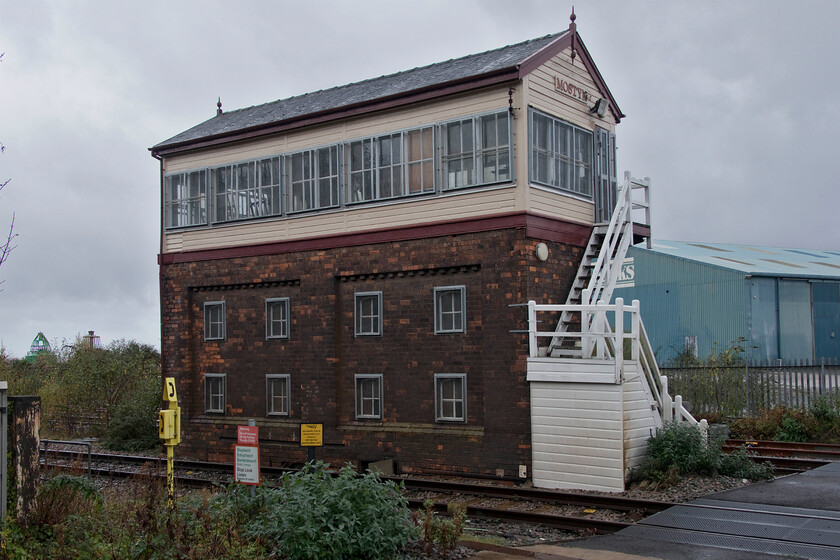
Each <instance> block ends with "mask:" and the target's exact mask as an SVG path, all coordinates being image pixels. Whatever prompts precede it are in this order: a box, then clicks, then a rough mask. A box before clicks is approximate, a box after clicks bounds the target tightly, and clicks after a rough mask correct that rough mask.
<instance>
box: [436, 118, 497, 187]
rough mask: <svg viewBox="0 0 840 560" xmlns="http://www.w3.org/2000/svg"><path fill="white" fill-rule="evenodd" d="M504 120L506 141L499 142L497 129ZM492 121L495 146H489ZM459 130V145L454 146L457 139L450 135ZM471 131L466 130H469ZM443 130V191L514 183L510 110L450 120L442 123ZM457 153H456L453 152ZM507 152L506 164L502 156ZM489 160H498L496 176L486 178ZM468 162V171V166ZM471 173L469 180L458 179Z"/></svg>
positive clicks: (441, 158)
mask: <svg viewBox="0 0 840 560" xmlns="http://www.w3.org/2000/svg"><path fill="white" fill-rule="evenodd" d="M502 117H503V118H504V122H505V127H506V133H507V134H506V136H507V138H506V142H505V143H499V142H500V141H501V139H500V138H499V129H498V126H499V124H498V123H500V122H502V121H501V118H502ZM490 119H492V120H493V122H494V123H495V126H494V128H495V130H494V138H495V143H493V144H489V143H488V138H487V137H488V136H489V135H488V134H486V130H485V124H486V123H487V122H489V121H490ZM456 127H458V128H459V133H458V146H457V147H455V146H454V142H453V140H454V136H453V135H451V134H450V132H452V131H454V130H455V128H456ZM467 127H468V128H469V130H468V131H466V130H465V129H466V128H467ZM438 128H439V131H440V145H441V149H440V157H439V165H440V175H441V178H440V184H441V191H453V190H458V189H463V188H468V187H475V186H481V185H493V184H498V183H508V182H511V181H513V168H514V167H513V126H512V124H511V116H510V111H509V110H507V109H502V110H497V111H491V112H487V113H482V114H478V115H473V116H468V117H460V118H458V119H453V120H450V121H446V122H442V123H440V124H439V125H438ZM456 149H457V150H458V151H457V152H456V151H454V150H456ZM502 153H506V154H507V157H506V158H505V159H506V161H504V162H503V161H502V160H501V158H500V156H501V155H502ZM490 160H493V161H495V163H494V164H493V165H492V167H493V169H494V170H495V171H494V174H495V176H494V177H492V178H488V177H487V170H488V169H489V168H488V166H487V165H486V163H487V162H488V161H490ZM455 162H460V165H459V168H460V169H459V170H457V171H450V166H451V164H453V163H455ZM467 162H469V163H468V169H467V168H466V167H467ZM505 168H506V169H507V174H506V175H502V174H500V173H499V171H500V170H503V169H505ZM466 173H468V174H469V178H468V179H466V180H461V179H459V177H460V176H461V175H462V174H466Z"/></svg>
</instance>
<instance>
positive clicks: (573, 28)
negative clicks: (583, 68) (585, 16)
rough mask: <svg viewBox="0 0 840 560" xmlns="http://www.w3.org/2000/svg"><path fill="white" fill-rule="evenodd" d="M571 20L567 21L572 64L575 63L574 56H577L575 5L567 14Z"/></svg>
mask: <svg viewBox="0 0 840 560" xmlns="http://www.w3.org/2000/svg"><path fill="white" fill-rule="evenodd" d="M569 19H570V20H571V22H570V23H569V32H570V33H571V34H572V65H573V66H574V64H575V57H576V56H577V40H576V39H577V24H576V23H575V20H576V19H577V16H576V15H575V7H574V6H572V15H570V16H569Z"/></svg>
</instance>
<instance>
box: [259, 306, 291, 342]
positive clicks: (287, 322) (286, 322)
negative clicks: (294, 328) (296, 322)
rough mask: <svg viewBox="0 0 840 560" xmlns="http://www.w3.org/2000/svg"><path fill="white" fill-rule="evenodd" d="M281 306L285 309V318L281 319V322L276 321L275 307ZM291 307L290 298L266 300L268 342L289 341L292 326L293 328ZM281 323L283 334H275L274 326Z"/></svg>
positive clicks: (266, 336)
mask: <svg viewBox="0 0 840 560" xmlns="http://www.w3.org/2000/svg"><path fill="white" fill-rule="evenodd" d="M278 304H279V305H281V306H282V309H283V313H284V314H285V317H283V318H282V319H280V320H279V321H277V320H275V319H274V313H273V310H274V307H275V306H276V305H278ZM290 313H291V305H290V301H289V298H287V297H277V298H265V339H266V340H277V339H288V338H289V335H290V326H291V317H290ZM277 322H279V323H280V326H281V327H280V328H281V331H283V332H281V333H280V334H274V324H275V323H277Z"/></svg>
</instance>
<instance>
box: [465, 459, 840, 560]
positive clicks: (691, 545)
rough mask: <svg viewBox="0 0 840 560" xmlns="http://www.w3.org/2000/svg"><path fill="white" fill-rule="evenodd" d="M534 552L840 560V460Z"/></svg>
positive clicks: (586, 556)
mask: <svg viewBox="0 0 840 560" xmlns="http://www.w3.org/2000/svg"><path fill="white" fill-rule="evenodd" d="M522 552H526V551H525V550H523V551H522ZM527 552H530V553H531V554H533V555H532V556H530V557H531V558H543V559H545V560H563V559H565V560H571V559H575V560H594V559H596V558H597V559H604V560H634V559H647V558H650V559H659V560H692V559H703V560H747V559H758V560H765V559H767V560H773V559H779V558H785V557H788V558H813V559H831V560H835V559H837V560H840V462H834V463H830V464H828V465H825V466H823V467H819V468H817V469H814V470H812V471H808V472H804V473H800V474H795V475H789V476H786V477H782V478H778V479H776V480H773V481H770V482H760V483H756V484H752V485H750V486H745V487H742V488H737V489H734V490H727V491H724V492H719V493H716V494H711V495H709V496H706V497H704V498H701V499H698V500H694V501H692V502H688V503H686V504H679V505H676V506H674V507H672V508H669V509H667V510H665V511H663V512H660V513H657V514H655V515H653V516H651V517H648V518H647V519H644V520H643V521H640V522H639V523H637V524H636V525H634V526H632V527H628V528H627V529H624V530H622V531H619V532H617V533H615V534H613V535H608V536H603V537H592V538H588V539H583V540H578V541H572V542H569V543H564V544H558V545H551V546H537V547H528V550H527ZM521 557H522V556H516V558H521ZM474 558H476V559H480V558H484V559H486V560H502V559H506V558H510V559H512V558H515V557H514V556H505V555H501V554H499V555H493V553H479V554H477V555H476V556H475V557H474Z"/></svg>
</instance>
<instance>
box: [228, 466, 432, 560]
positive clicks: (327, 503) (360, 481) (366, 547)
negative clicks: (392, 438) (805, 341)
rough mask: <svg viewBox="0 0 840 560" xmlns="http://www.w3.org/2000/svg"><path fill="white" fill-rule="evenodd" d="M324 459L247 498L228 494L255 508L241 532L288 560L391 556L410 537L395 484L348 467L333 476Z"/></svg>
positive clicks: (410, 527) (411, 528)
mask: <svg viewBox="0 0 840 560" xmlns="http://www.w3.org/2000/svg"><path fill="white" fill-rule="evenodd" d="M327 467H328V465H327V464H325V463H317V464H308V465H307V466H306V467H305V468H304V469H303V470H301V471H299V472H296V473H290V474H287V475H285V476H284V477H283V481H282V485H281V486H280V487H279V488H277V489H271V488H264V487H260V489H259V490H258V492H257V496H256V498H254V499H253V500H250V502H249V499H248V498H245V497H244V496H243V495H242V492H241V491H240V492H238V493H236V492H234V493H232V494H230V498H232V499H234V500H236V501H238V502H239V503H240V504H243V503H244V504H245V505H244V507H240V509H241V511H243V512H245V513H246V514H247V512H249V511H251V512H254V511H259V515H252V516H250V518H249V520H248V521H247V522H246V523H245V534H246V535H248V536H249V537H252V538H256V539H260V540H264V541H266V542H268V543H269V546H270V548H273V549H275V550H277V551H278V552H279V553H280V554H281V555H282V556H283V557H287V558H291V559H312V560H319V559H330V560H332V559H341V558H348V559H349V558H366V559H371V560H376V559H391V558H394V557H395V556H396V554H397V552H399V551H400V550H402V549H403V548H404V547H405V546H406V544H408V543H409V541H411V540H413V539H414V538H415V537H416V528H415V527H414V525H413V524H412V522H411V515H410V512H409V510H408V504H407V501H406V499H405V497H403V496H402V494H401V493H400V492H399V490H400V487H398V486H397V485H396V484H394V483H392V482H383V481H381V480H380V478H379V475H378V474H376V473H372V472H368V473H367V474H365V475H363V476H360V477H359V476H357V475H356V472H355V471H354V470H353V468H352V467H350V466H346V467H344V468H342V469H341V470H340V471H339V472H338V473H337V476H333V475H332V474H330V473H329V472H328V471H327Z"/></svg>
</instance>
